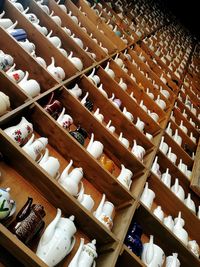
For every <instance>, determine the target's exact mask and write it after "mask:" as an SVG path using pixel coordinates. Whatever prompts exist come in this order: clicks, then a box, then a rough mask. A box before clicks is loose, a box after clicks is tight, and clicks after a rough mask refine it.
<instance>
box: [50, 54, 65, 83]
mask: <svg viewBox="0 0 200 267" xmlns="http://www.w3.org/2000/svg"><path fill="white" fill-rule="evenodd" d="M47 70H48V71H49V72H50V73H51V74H52V76H53V77H54V78H56V79H57V80H58V81H60V82H61V81H62V80H64V79H65V71H64V70H63V68H61V67H56V66H55V59H54V57H51V64H50V65H49V66H47Z"/></svg>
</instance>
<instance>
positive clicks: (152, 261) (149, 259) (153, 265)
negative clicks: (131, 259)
mask: <svg viewBox="0 0 200 267" xmlns="http://www.w3.org/2000/svg"><path fill="white" fill-rule="evenodd" d="M141 259H142V261H143V262H144V263H145V264H146V265H147V266H148V267H157V266H162V265H163V263H164V261H165V254H164V252H163V250H162V249H161V248H160V247H159V246H157V245H155V244H154V243H153V236H152V235H151V236H150V241H149V243H145V244H144V245H143V251H142V256H141Z"/></svg>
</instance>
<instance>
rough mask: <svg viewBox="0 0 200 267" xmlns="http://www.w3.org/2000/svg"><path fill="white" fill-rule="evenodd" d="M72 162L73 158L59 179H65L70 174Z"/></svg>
mask: <svg viewBox="0 0 200 267" xmlns="http://www.w3.org/2000/svg"><path fill="white" fill-rule="evenodd" d="M72 164H73V160H72V159H71V160H70V162H69V164H68V165H67V167H66V168H65V169H64V170H63V172H62V174H61V176H60V178H59V180H65V178H66V177H68V176H69V169H70V168H71V166H72Z"/></svg>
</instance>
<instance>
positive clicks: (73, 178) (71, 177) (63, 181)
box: [58, 160, 83, 196]
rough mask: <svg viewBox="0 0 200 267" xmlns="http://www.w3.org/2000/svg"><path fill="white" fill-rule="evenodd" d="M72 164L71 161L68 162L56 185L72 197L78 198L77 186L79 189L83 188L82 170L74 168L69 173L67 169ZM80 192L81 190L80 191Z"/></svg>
mask: <svg viewBox="0 0 200 267" xmlns="http://www.w3.org/2000/svg"><path fill="white" fill-rule="evenodd" d="M72 164H73V160H70V162H69V164H68V165H67V166H66V168H65V169H64V170H63V172H62V174H61V175H60V177H59V179H58V183H59V184H60V185H61V186H62V187H63V188H64V189H65V190H66V191H67V192H69V193H70V194H71V195H72V196H78V194H79V184H81V187H82V186H83V185H82V183H81V179H82V178H83V169H82V168H74V169H73V170H72V171H71V172H70V173H69V169H70V168H71V166H72ZM80 190H81V189H80Z"/></svg>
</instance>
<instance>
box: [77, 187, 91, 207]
mask: <svg viewBox="0 0 200 267" xmlns="http://www.w3.org/2000/svg"><path fill="white" fill-rule="evenodd" d="M77 200H78V201H79V202H80V203H81V205H83V206H84V207H85V208H86V209H87V210H89V211H91V210H92V208H93V207H94V200H93V198H92V197H91V195H87V194H85V193H84V186H82V188H81V190H80V192H79V195H78V198H77Z"/></svg>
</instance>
